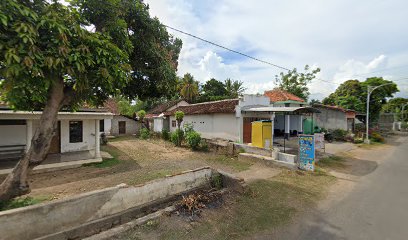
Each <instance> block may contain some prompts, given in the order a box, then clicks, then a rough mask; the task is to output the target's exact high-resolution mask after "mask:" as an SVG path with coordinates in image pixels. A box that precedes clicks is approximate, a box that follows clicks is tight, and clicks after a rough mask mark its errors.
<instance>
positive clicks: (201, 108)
mask: <svg viewBox="0 0 408 240" xmlns="http://www.w3.org/2000/svg"><path fill="white" fill-rule="evenodd" d="M238 103H239V100H238V99H227V100H220V101H213V102H203V103H196V104H191V105H188V106H179V107H177V108H176V109H174V110H172V111H169V112H166V113H165V115H173V114H174V113H175V112H176V111H183V112H184V114H185V115H194V114H209V113H235V107H236V106H237V105H238Z"/></svg>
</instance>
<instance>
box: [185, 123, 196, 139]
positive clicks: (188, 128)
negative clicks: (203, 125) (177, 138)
mask: <svg viewBox="0 0 408 240" xmlns="http://www.w3.org/2000/svg"><path fill="white" fill-rule="evenodd" d="M189 132H194V127H193V124H191V123H185V124H184V133H185V134H186V136H187V134H188V133H189Z"/></svg>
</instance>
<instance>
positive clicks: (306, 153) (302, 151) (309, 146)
mask: <svg viewBox="0 0 408 240" xmlns="http://www.w3.org/2000/svg"><path fill="white" fill-rule="evenodd" d="M314 165H315V141H314V136H313V135H302V134H301V135H299V168H300V169H302V170H307V171H314Z"/></svg>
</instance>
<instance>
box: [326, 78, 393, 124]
mask: <svg viewBox="0 0 408 240" xmlns="http://www.w3.org/2000/svg"><path fill="white" fill-rule="evenodd" d="M387 83H393V82H392V81H388V80H384V79H383V78H382V77H371V78H367V79H366V81H364V82H360V81H358V80H348V81H345V82H344V83H342V84H341V85H340V86H339V87H338V88H337V89H336V91H335V92H334V93H332V94H330V95H329V96H328V97H327V98H325V99H323V104H328V105H337V106H340V107H343V108H346V109H353V110H356V111H358V112H363V113H365V112H366V104H367V88H368V86H373V87H375V86H379V85H382V84H387ZM396 92H398V88H397V85H396V84H395V83H394V84H391V85H386V86H384V87H380V88H378V89H376V90H375V91H373V92H372V94H371V97H370V122H375V120H377V119H378V116H379V113H380V111H381V108H382V105H383V104H384V103H386V100H387V98H390V97H392V96H393V94H394V93H396Z"/></svg>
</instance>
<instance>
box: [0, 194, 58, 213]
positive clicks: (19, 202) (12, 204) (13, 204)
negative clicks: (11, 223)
mask: <svg viewBox="0 0 408 240" xmlns="http://www.w3.org/2000/svg"><path fill="white" fill-rule="evenodd" d="M50 199H51V197H48V196H43V197H24V198H22V197H20V198H15V199H12V200H8V201H0V211H5V210H9V209H14V208H21V207H26V206H30V205H34V204H38V203H41V202H44V201H49V200H50Z"/></svg>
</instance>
